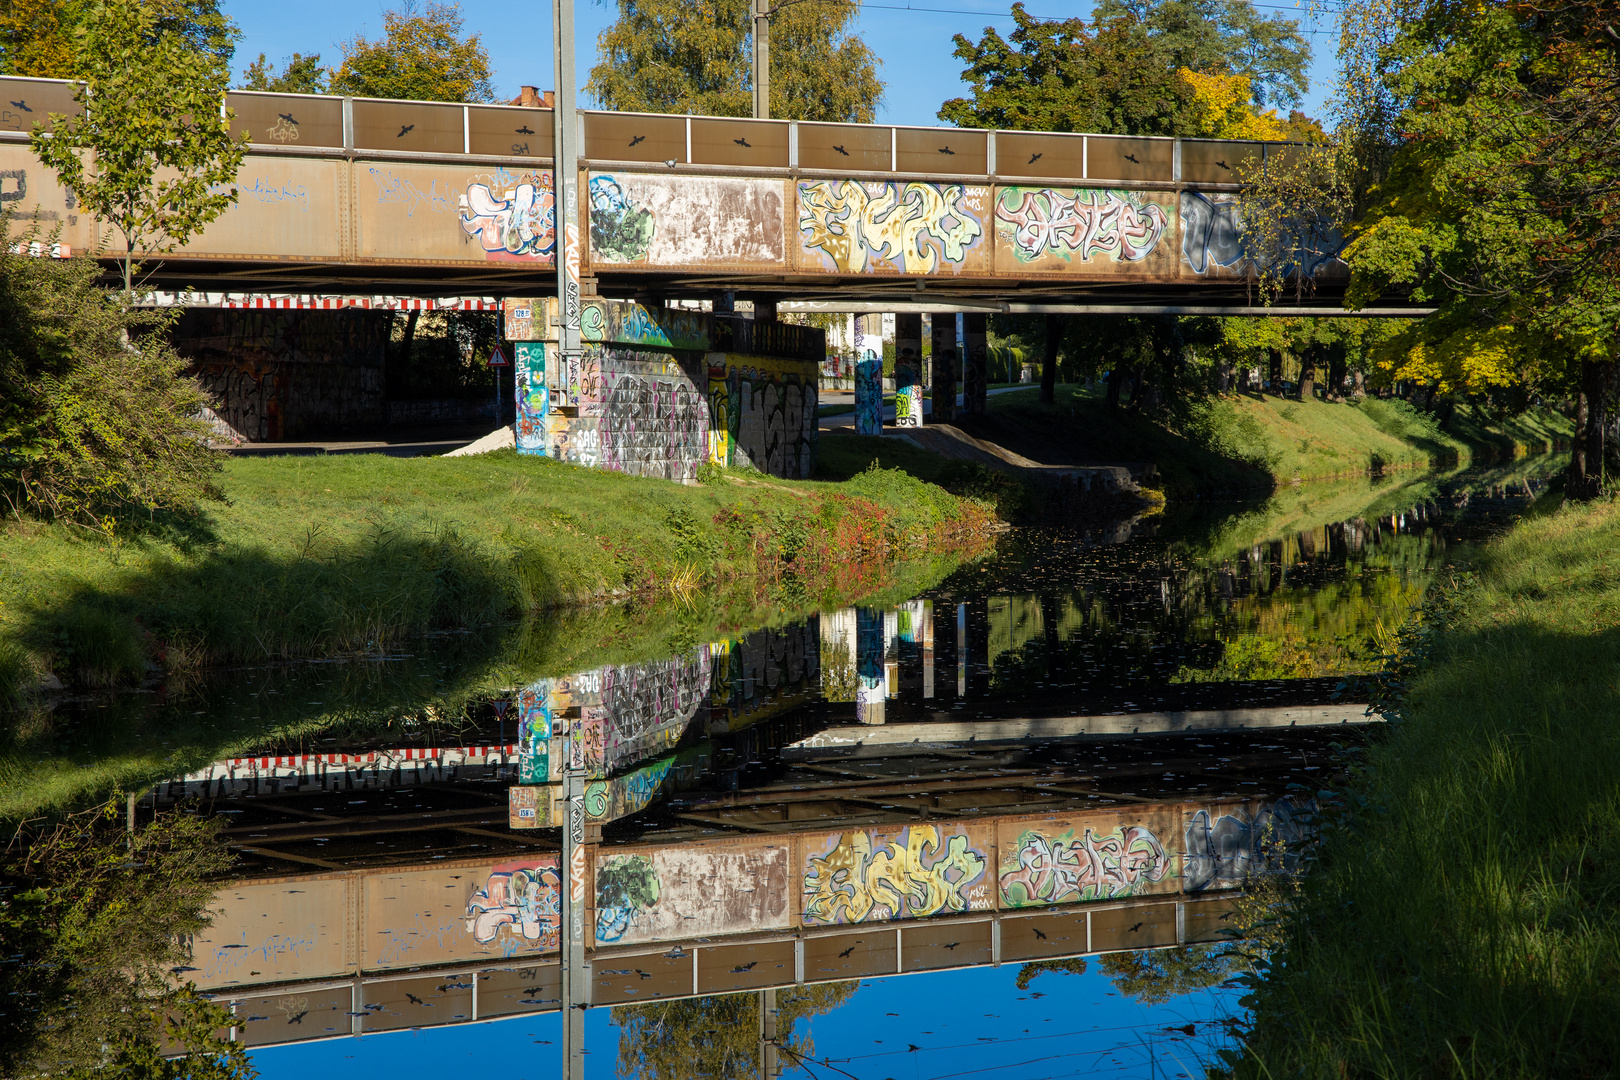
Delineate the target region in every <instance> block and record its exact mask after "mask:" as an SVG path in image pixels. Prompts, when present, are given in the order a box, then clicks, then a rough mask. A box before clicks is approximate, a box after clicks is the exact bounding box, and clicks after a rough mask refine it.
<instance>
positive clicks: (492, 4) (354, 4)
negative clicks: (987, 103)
mask: <svg viewBox="0 0 1620 1080" xmlns="http://www.w3.org/2000/svg"><path fill="white" fill-rule="evenodd" d="M913 2H914V4H915V5H916V6H915V7H912V8H910V9H906V3H907V0H874V2H873V3H871V4H869V5H868V6H867V7H866V8H865V9H864V10H863V12H862V14H861V16H860V21H859V23H858V27H857V29H858V32H859V33H860V35H861V36H862V37H863V38H864V39H865V40H866V43H867V45H869V46H870V47H871V48H872V50H873V51H874V52H876V53H877V55H878V56H879V57H880V58H881V59H882V60H883V67H882V70H881V71H880V72H879V75H880V77H881V78H882V79H883V80H884V81H885V82H886V83H887V84H888V93H887V95H886V100H885V101H884V103H883V106H882V108H881V109H880V111H879V113H878V120H879V121H880V122H883V123H895V124H937V123H939V120H938V119H937V118H936V117H935V115H934V114H935V112H936V111H937V110H938V109H939V106H940V104H941V103H942V102H944V101H946V100H947V99H949V98H953V97H957V96H960V95H962V94H963V93H965V87H964V86H963V84H962V82H961V79H960V75H961V70H962V65H961V61H959V60H957V59H956V58H955V57H953V56H952V55H951V49H952V45H951V36H952V35H953V34H966V35H967V36H969V37H970V38H975V39H976V38H977V37H978V36H979V35H980V34H981V33H982V32H983V30H984V28H985V27H986V26H994V27H996V28H997V29H998V30H1000V31H1001V32H1002V33H1004V34H1005V33H1007V32H1008V31H1009V30H1010V29H1011V28H1012V20H1011V19H1010V18H1009V17H1008V16H1007V15H1006V12H1007V10H1008V8H1009V7H1010V6H1011V3H1010V0H1005V2H1000V3H996V2H990V0H913ZM1258 3H1259V5H1260V6H1261V8H1262V10H1264V11H1266V12H1267V13H1271V12H1288V13H1294V12H1297V13H1298V16H1297V17H1298V18H1299V19H1300V24H1301V28H1302V29H1305V30H1311V29H1315V30H1317V31H1319V32H1317V33H1310V34H1307V35H1306V36H1307V39H1308V40H1309V41H1310V42H1311V44H1312V47H1313V48H1314V49H1315V51H1316V58H1315V63H1314V64H1313V66H1312V69H1311V90H1310V94H1309V95H1308V97H1307V100H1306V111H1307V112H1310V113H1311V114H1312V115H1314V116H1318V117H1320V115H1321V111H1322V108H1321V107H1322V100H1323V94H1324V93H1325V91H1326V90H1327V88H1328V84H1329V80H1330V77H1331V75H1332V70H1333V56H1332V52H1333V37H1332V34H1331V33H1330V31H1331V30H1332V26H1331V23H1330V21H1329V18H1328V17H1323V18H1320V19H1319V20H1318V21H1317V22H1315V23H1312V22H1311V21H1309V17H1308V15H1307V12H1306V5H1305V4H1304V3H1303V0H1301V2H1300V3H1297V4H1296V3H1294V2H1293V0H1258ZM397 4H398V0H275V2H274V3H271V2H268V0H224V4H223V7H224V10H225V11H226V12H227V13H228V14H229V15H230V16H231V17H232V18H233V19H235V20H236V23H237V25H238V26H239V27H241V29H242V41H241V44H240V46H239V47H238V49H237V58H236V59H237V69H238V71H239V72H240V71H241V70H243V69H245V68H246V67H247V65H248V64H249V63H250V62H251V61H252V60H253V58H254V57H256V56H257V55H258V54H259V53H261V52H263V53H265V54H267V56H268V57H269V58H271V59H272V60H275V61H277V62H279V61H280V60H282V59H283V58H285V57H288V56H290V55H291V54H292V53H294V52H300V53H311V52H318V53H320V54H321V57H322V59H323V60H327V61H335V60H336V59H338V57H339V56H340V55H341V52H340V50H339V48H338V44H339V43H340V42H342V41H345V40H347V39H349V38H351V37H353V36H354V35H355V34H356V33H359V34H363V35H365V36H367V37H376V36H378V35H379V34H380V33H381V31H382V13H383V12H384V11H385V10H387V9H388V8H389V7H393V6H397ZM1026 7H1027V9H1028V10H1029V12H1030V13H1031V14H1032V15H1039V16H1053V17H1056V16H1067V15H1071V14H1082V15H1088V16H1089V15H1090V13H1091V5H1090V4H1089V3H1080V4H1076V3H1073V2H1065V0H1027V2H1026ZM461 8H462V12H463V14H464V15H465V17H466V26H467V29H468V30H469V31H472V32H475V33H479V34H481V35H482V36H483V39H484V46H485V48H487V49H488V50H489V56H490V61H491V63H492V64H493V66H494V69H495V88H496V92H497V93H499V94H501V95H502V96H503V97H515V96H516V94H517V89H518V87H519V86H521V85H523V84H525V83H527V84H529V85H533V86H539V87H541V88H542V89H544V88H547V87H550V86H551V85H552V77H551V72H552V61H551V56H552V45H551V20H552V15H551V6H550V4H549V3H544V2H541V3H533V4H520V5H513V4H511V3H509V2H497V0H463V3H462V4H461ZM574 18H575V23H576V26H575V29H576V48H577V50H578V51H577V53H576V55H577V57H578V60H577V63H578V67H579V78H580V81H581V82H584V80H585V77H586V74H587V73H588V72H589V70H590V66H591V64H592V63H594V62H595V58H596V38H597V35H598V34H599V33H600V32H601V31H602V29H603V28H604V27H605V26H607V25H608V24H609V23H610V22H611V21H612V18H613V8H612V6H611V5H609V4H603V3H599V2H597V0H576V5H575V14H574Z"/></svg>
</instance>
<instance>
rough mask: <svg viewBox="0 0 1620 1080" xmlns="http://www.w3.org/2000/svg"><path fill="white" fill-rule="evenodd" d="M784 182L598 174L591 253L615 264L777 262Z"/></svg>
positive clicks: (780, 252) (780, 261) (593, 176)
mask: <svg viewBox="0 0 1620 1080" xmlns="http://www.w3.org/2000/svg"><path fill="white" fill-rule="evenodd" d="M782 202H783V181H781V180H764V179H753V178H747V177H720V176H648V175H644V174H637V173H619V172H615V173H593V174H591V178H590V222H591V258H592V259H593V260H595V261H596V262H600V263H605V264H613V265H641V266H669V267H689V266H705V265H715V264H744V265H746V264H753V265H761V264H763V265H768V266H780V265H782V264H783V262H784V256H783V245H782Z"/></svg>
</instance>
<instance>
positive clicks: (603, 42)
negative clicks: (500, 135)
mask: <svg viewBox="0 0 1620 1080" xmlns="http://www.w3.org/2000/svg"><path fill="white" fill-rule="evenodd" d="M604 2H605V0H604ZM617 4H618V10H619V17H618V19H617V21H615V22H614V23H613V25H611V26H609V27H608V28H607V29H606V30H604V31H602V33H601V35H600V36H599V37H598V38H597V53H598V56H599V59H598V60H597V63H596V65H595V66H594V67H592V68H591V76H590V81H589V82H588V83H587V84H586V87H585V89H586V92H587V93H588V94H590V96H591V97H592V98H593V99H594V100H595V101H596V103H597V104H598V105H600V106H601V107H602V108H604V109H617V110H620V111H623V112H664V113H687V112H689V113H696V114H698V115H703V116H749V115H751V114H752V113H753V97H752V93H753V66H752V64H753V59H752V57H753V21H752V19H751V18H750V15H749V5H748V0H698V2H697V3H696V4H695V5H694V4H693V3H689V2H685V0H617ZM858 11H859V2H858V0H823V2H818V3H805V4H791V5H781V6H779V7H778V9H777V11H776V13H775V14H774V15H772V16H771V50H770V52H771V115H772V116H773V117H779V118H782V119H788V120H822V121H830V122H846V123H862V124H869V123H871V122H872V120H873V119H874V118H875V117H876V115H877V106H878V102H879V100H880V99H881V98H882V96H883V83H882V82H881V81H880V80H879V79H878V77H877V68H878V64H879V63H880V61H879V60H878V59H877V56H876V55H875V54H874V53H873V52H872V50H871V49H869V48H867V46H866V43H865V42H863V41H862V40H861V39H860V38H858V37H856V36H854V35H853V34H852V33H850V22H851V20H853V19H854V18H855V15H856V13H857V12H858Z"/></svg>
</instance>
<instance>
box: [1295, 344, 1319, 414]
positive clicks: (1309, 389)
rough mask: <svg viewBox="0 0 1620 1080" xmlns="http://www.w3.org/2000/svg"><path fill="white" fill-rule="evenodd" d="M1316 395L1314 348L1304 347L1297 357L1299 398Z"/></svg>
mask: <svg viewBox="0 0 1620 1080" xmlns="http://www.w3.org/2000/svg"><path fill="white" fill-rule="evenodd" d="M1315 396H1316V350H1315V349H1306V350H1305V352H1304V355H1302V356H1301V357H1300V358H1299V400H1301V401H1309V400H1311V398H1313V397H1315Z"/></svg>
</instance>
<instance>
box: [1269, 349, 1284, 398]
mask: <svg viewBox="0 0 1620 1080" xmlns="http://www.w3.org/2000/svg"><path fill="white" fill-rule="evenodd" d="M1267 360H1268V362H1269V364H1270V368H1269V370H1268V371H1267V372H1266V379H1267V381H1268V382H1269V383H1270V387H1271V392H1272V393H1273V394H1274V395H1276V396H1277V397H1282V350H1281V349H1272V350H1271V352H1270V353H1269V354H1268V356H1267Z"/></svg>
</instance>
